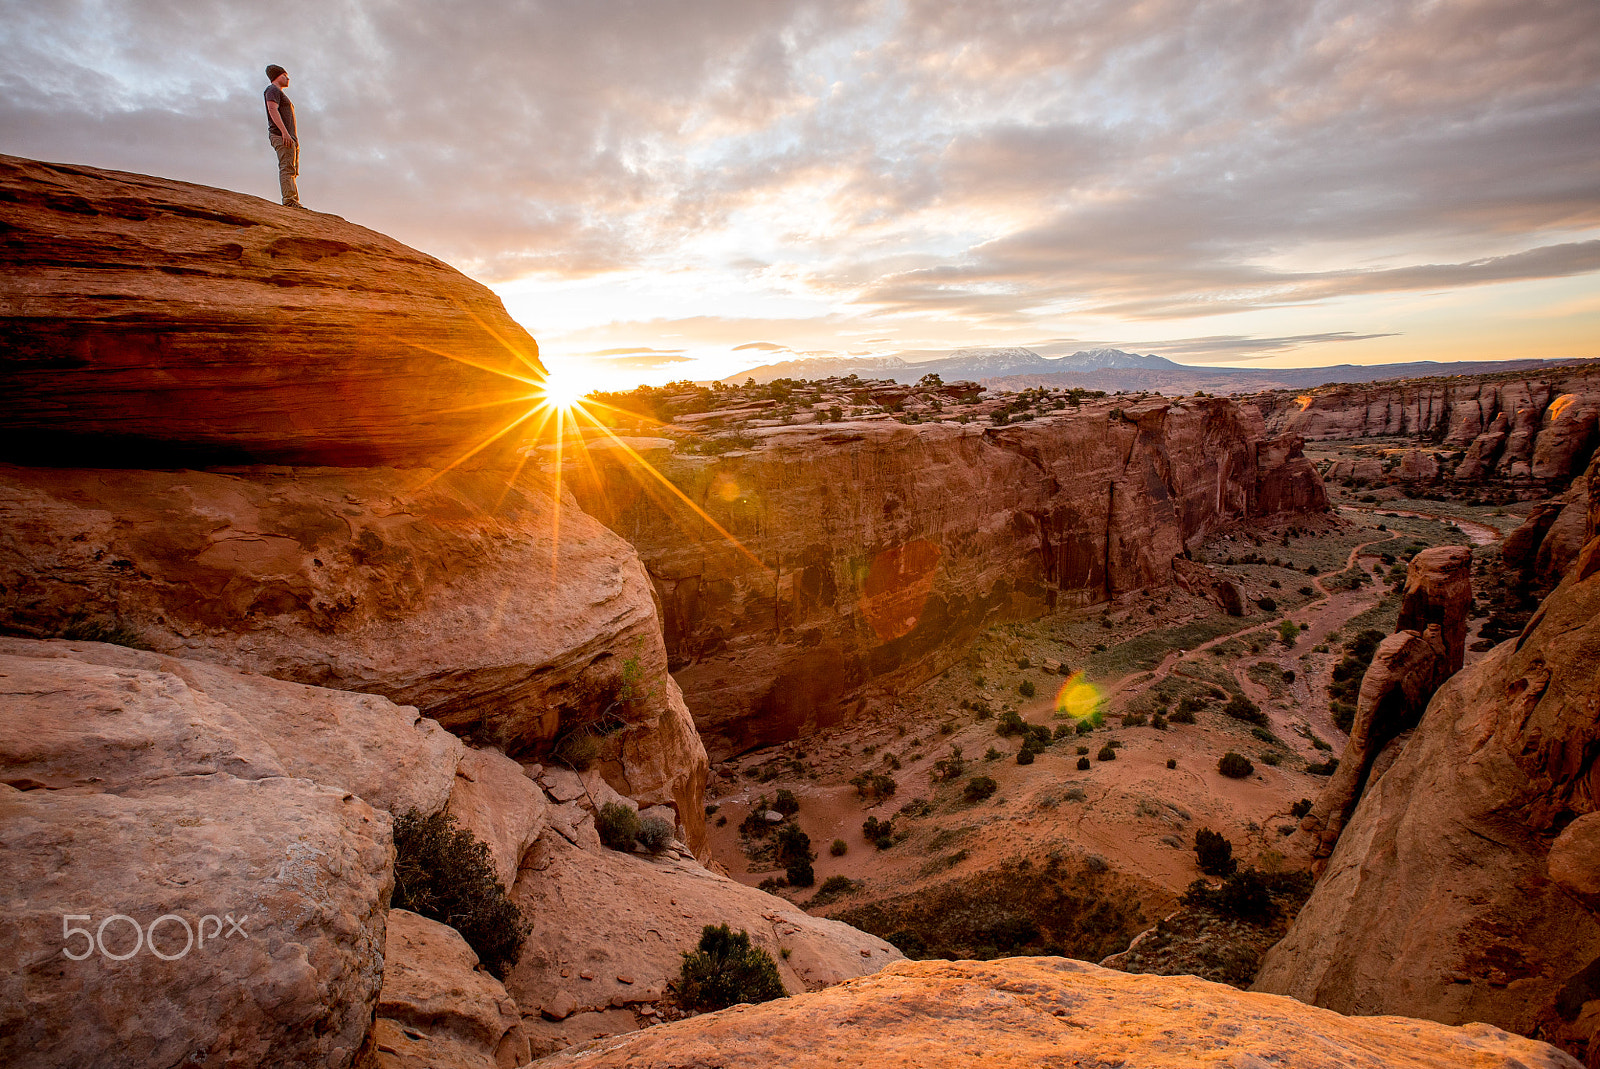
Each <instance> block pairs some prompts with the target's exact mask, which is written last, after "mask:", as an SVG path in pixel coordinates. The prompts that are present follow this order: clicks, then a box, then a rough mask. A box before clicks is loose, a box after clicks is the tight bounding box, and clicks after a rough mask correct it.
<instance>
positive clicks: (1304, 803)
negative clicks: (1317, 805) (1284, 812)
mask: <svg viewBox="0 0 1600 1069" xmlns="http://www.w3.org/2000/svg"><path fill="white" fill-rule="evenodd" d="M1289 812H1290V813H1291V814H1293V815H1294V816H1295V817H1296V818H1299V817H1303V816H1305V815H1306V814H1307V813H1309V812H1311V799H1309V798H1302V799H1300V800H1299V801H1298V802H1296V803H1295V804H1294V805H1292V806H1290V807H1289Z"/></svg>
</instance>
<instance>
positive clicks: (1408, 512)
mask: <svg viewBox="0 0 1600 1069" xmlns="http://www.w3.org/2000/svg"><path fill="white" fill-rule="evenodd" d="M1339 511H1340V512H1365V513H1367V514H1368V515H1383V514H1389V515H1393V516H1405V517H1407V518H1408V519H1413V520H1438V521H1439V522H1440V523H1450V524H1454V525H1455V526H1457V527H1459V528H1461V532H1462V533H1463V534H1465V535H1466V536H1467V538H1468V539H1470V540H1471V542H1472V544H1473V545H1475V546H1487V545H1492V544H1493V543H1495V542H1498V541H1500V539H1501V537H1502V536H1501V534H1500V532H1499V530H1498V529H1496V528H1494V527H1491V526H1489V525H1488V524H1487V523H1479V522H1478V521H1477V520H1464V519H1462V518H1461V517H1459V516H1451V515H1449V514H1448V513H1444V512H1418V511H1416V510H1415V509H1396V508H1384V507H1382V506H1373V507H1367V506H1362V505H1340V506H1339Z"/></svg>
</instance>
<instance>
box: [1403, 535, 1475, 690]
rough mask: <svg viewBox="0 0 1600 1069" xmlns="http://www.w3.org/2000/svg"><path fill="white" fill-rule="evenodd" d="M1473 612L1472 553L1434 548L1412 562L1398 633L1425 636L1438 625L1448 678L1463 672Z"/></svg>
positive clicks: (1461, 548)
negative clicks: (1469, 614)
mask: <svg viewBox="0 0 1600 1069" xmlns="http://www.w3.org/2000/svg"><path fill="white" fill-rule="evenodd" d="M1471 610H1472V549H1471V548H1470V547H1468V546H1434V547H1433V548H1432V549H1424V550H1422V551H1420V552H1419V553H1417V555H1416V556H1414V557H1412V558H1411V563H1410V564H1409V565H1407V567H1406V587H1405V592H1404V594H1403V595H1402V597H1401V600H1400V617H1399V619H1398V620H1397V621H1396V623H1395V626H1394V629H1395V630H1396V631H1417V632H1422V631H1425V630H1426V629H1427V626H1428V625H1429V624H1438V625H1439V631H1440V637H1441V638H1442V639H1443V641H1444V648H1445V669H1446V671H1445V674H1446V675H1450V674H1451V673H1454V672H1459V671H1461V665H1462V662H1463V660H1464V659H1465V657H1466V652H1467V613H1469V612H1470V611H1471Z"/></svg>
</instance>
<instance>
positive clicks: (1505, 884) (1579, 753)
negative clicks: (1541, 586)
mask: <svg viewBox="0 0 1600 1069" xmlns="http://www.w3.org/2000/svg"><path fill="white" fill-rule="evenodd" d="M1597 483H1600V463H1597V464H1595V465H1592V466H1591V467H1590V470H1589V488H1590V502H1591V504H1590V512H1589V516H1588V518H1587V525H1586V535H1587V538H1586V542H1585V546H1584V549H1583V550H1582V552H1581V553H1580V554H1579V556H1578V558H1577V560H1576V561H1575V562H1574V564H1573V565H1572V567H1571V569H1570V570H1569V571H1568V573H1567V575H1566V578H1565V580H1564V581H1563V582H1562V584H1561V585H1560V586H1559V587H1558V588H1557V589H1556V590H1555V592H1554V593H1552V594H1551V595H1550V596H1549V597H1548V598H1547V599H1546V600H1545V602H1544V604H1543V605H1542V606H1541V608H1540V609H1539V611H1538V613H1537V614H1536V615H1535V617H1534V618H1533V620H1531V621H1530V622H1529V624H1528V625H1527V627H1526V628H1525V629H1524V630H1523V632H1522V634H1521V635H1519V636H1518V637H1516V638H1515V639H1511V640H1508V641H1506V642H1503V643H1501V644H1500V645H1499V646H1497V647H1496V648H1495V649H1494V650H1493V651H1492V652H1491V653H1490V654H1489V655H1488V656H1487V657H1486V658H1485V659H1484V660H1483V661H1481V662H1479V663H1478V664H1476V665H1474V666H1472V667H1470V668H1468V669H1465V670H1463V671H1461V672H1459V673H1457V674H1456V675H1455V676H1454V677H1453V678H1452V679H1451V680H1450V681H1449V682H1448V683H1446V684H1445V685H1444V687H1443V688H1442V689H1440V691H1439V692H1438V694H1437V695H1435V697H1434V699H1433V701H1432V702H1431V703H1430V704H1429V706H1428V709H1427V712H1426V714H1425V715H1424V716H1423V719H1422V722H1421V723H1420V724H1419V725H1418V727H1417V729H1416V731H1415V732H1414V733H1413V734H1412V736H1411V739H1410V741H1409V742H1408V743H1407V744H1406V746H1405V748H1404V750H1403V751H1401V753H1400V754H1399V756H1398V758H1397V759H1396V760H1395V762H1394V764H1393V765H1392V766H1391V767H1390V768H1389V769H1388V770H1387V771H1386V772H1384V773H1383V774H1382V775H1381V776H1380V777H1378V778H1377V779H1376V780H1375V782H1372V783H1370V784H1369V785H1368V786H1367V789H1366V791H1365V793H1364V794H1363V795H1362V798H1361V802H1360V804H1359V805H1358V806H1357V807H1356V810H1355V813H1354V815H1353V816H1352V818H1351V820H1350V823H1349V824H1348V826H1346V827H1345V829H1344V833H1343V835H1342V836H1340V838H1339V841H1338V846H1337V847H1336V848H1335V850H1334V851H1333V855H1332V857H1331V858H1330V859H1329V863H1328V867H1327V872H1326V875H1324V877H1323V878H1322V880H1321V881H1320V882H1319V883H1318V884H1317V886H1316V889H1315V891H1314V892H1313V894H1312V896H1311V899H1310V901H1308V902H1307V904H1306V906H1305V908H1304V909H1303V910H1302V911H1301V913H1300V915H1299V917H1298V919H1297V920H1296V921H1295V923H1294V926H1293V927H1292V928H1291V929H1290V931H1289V933H1288V935H1287V936H1286V937H1285V938H1284V940H1283V941H1282V942H1281V943H1280V944H1279V945H1278V946H1277V947H1275V948H1274V949H1273V950H1272V951H1271V952H1270V953H1269V954H1268V955H1267V958H1266V960H1265V962H1264V964H1263V967H1262V970H1261V973H1260V976H1259V977H1258V978H1257V981H1256V988H1257V989H1258V990H1263V991H1275V992H1280V993H1283V994H1289V995H1293V996H1295V997H1296V998H1300V999H1302V1000H1304V1001H1306V1002H1311V1003H1315V1004H1316V1005H1319V1006H1326V1007H1329V1008H1331V1009H1335V1010H1339V1011H1341V1012H1345V1013H1361V1014H1370V1013H1407V1014H1412V1015H1415V1016H1421V1017H1428V1018H1431V1019H1433V1020H1438V1021H1444V1022H1447V1023H1456V1022H1463V1021H1487V1022H1490V1023H1492V1024H1497V1025H1499V1026H1501V1027H1504V1028H1509V1029H1512V1030H1514V1031H1518V1032H1524V1033H1532V1032H1533V1031H1534V1030H1535V1029H1539V1030H1540V1031H1541V1033H1542V1034H1544V1035H1546V1036H1550V1037H1552V1038H1555V1039H1559V1040H1561V1041H1562V1042H1563V1043H1565V1044H1568V1045H1569V1046H1570V1048H1571V1049H1573V1050H1576V1051H1580V1052H1581V1051H1583V1050H1585V1049H1588V1050H1589V1051H1590V1057H1591V1064H1593V1058H1594V1055H1595V1054H1600V1049H1596V1048H1595V1046H1594V1039H1595V1034H1596V1032H1597V1023H1600V1001H1597V991H1596V985H1595V983H1594V981H1593V980H1592V979H1591V978H1592V976H1593V975H1594V974H1595V971H1596V966H1595V964H1594V963H1595V962H1596V960H1597V958H1600V924H1597V923H1596V918H1595V915H1594V914H1593V913H1592V912H1591V911H1590V908H1589V906H1590V905H1591V904H1592V900H1590V899H1589V898H1587V897H1586V894H1585V892H1584V891H1583V887H1584V886H1586V884H1585V880H1584V878H1582V877H1574V876H1573V875H1572V874H1573V873H1575V872H1581V871H1582V870H1584V869H1585V867H1586V866H1585V865H1584V864H1577V865H1574V864H1572V863H1571V861H1572V859H1573V858H1574V857H1580V856H1581V855H1582V853H1583V851H1582V850H1581V849H1579V850H1576V851H1568V854H1569V857H1568V862H1566V863H1560V864H1558V858H1557V856H1556V855H1553V854H1552V845H1553V843H1554V842H1556V841H1559V840H1558V836H1559V835H1560V834H1561V833H1562V832H1563V829H1565V828H1567V827H1568V826H1569V825H1571V826H1573V827H1574V828H1576V827H1578V826H1579V822H1586V818H1588V815H1589V814H1590V813H1592V812H1594V811H1595V808H1596V802H1595V799H1596V791H1595V778H1596V763H1595V759H1596V755H1597V754H1600V668H1597V666H1600V623H1597V622H1596V621H1597V618H1600V509H1596V508H1595V507H1594V504H1593V502H1594V500H1595V497H1596V494H1595V491H1596V490H1597V489H1600V486H1597ZM1586 824H1587V822H1586ZM1587 826H1591V827H1592V825H1587ZM1581 841H1587V840H1581ZM1563 873H1565V876H1563ZM1574 887H1576V888H1577V891H1576V893H1575V891H1574Z"/></svg>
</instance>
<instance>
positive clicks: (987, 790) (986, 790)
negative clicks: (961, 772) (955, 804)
mask: <svg viewBox="0 0 1600 1069" xmlns="http://www.w3.org/2000/svg"><path fill="white" fill-rule="evenodd" d="M999 789H1000V785H999V784H998V783H996V782H995V781H994V780H992V779H990V778H989V777H988V776H973V777H972V778H971V779H969V780H967V788H966V790H965V791H964V792H962V793H963V794H964V795H965V796H966V799H967V801H969V802H981V801H983V800H984V799H985V798H988V797H989V796H990V795H992V794H994V792H995V791H997V790H999Z"/></svg>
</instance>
